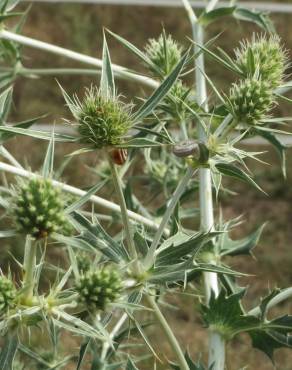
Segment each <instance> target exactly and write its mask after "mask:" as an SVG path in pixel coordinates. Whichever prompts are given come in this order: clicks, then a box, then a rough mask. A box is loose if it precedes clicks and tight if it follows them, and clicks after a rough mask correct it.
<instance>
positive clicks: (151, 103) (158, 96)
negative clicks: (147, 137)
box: [133, 52, 189, 122]
mask: <svg viewBox="0 0 292 370" xmlns="http://www.w3.org/2000/svg"><path fill="white" fill-rule="evenodd" d="M188 55H189V53H188V52H187V53H185V55H184V56H183V57H182V58H181V60H180V61H179V62H178V64H177V65H176V67H175V68H174V69H173V71H172V72H171V73H170V75H169V76H168V77H167V78H166V79H165V80H164V81H163V82H162V84H161V85H160V86H159V87H158V88H157V89H156V90H155V91H154V93H153V94H152V95H151V96H150V98H149V99H148V100H146V102H145V103H144V104H143V105H142V106H141V107H140V109H139V110H138V111H137V112H136V113H135V114H134V117H133V118H134V119H135V121H136V122H137V121H140V120H142V119H143V118H145V117H146V116H148V115H149V114H150V113H151V112H152V111H153V109H154V108H156V106H157V105H158V104H159V103H160V101H161V100H162V99H163V98H164V97H165V96H166V95H167V94H168V92H169V91H170V89H171V88H172V86H173V85H174V83H175V82H176V80H177V78H178V76H179V75H180V73H181V71H182V69H183V67H184V65H185V63H186V61H187V58H188Z"/></svg>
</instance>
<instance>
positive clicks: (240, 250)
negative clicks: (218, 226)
mask: <svg viewBox="0 0 292 370" xmlns="http://www.w3.org/2000/svg"><path fill="white" fill-rule="evenodd" d="M265 225H266V224H263V225H261V226H260V227H259V228H258V229H257V230H256V231H254V232H253V233H252V234H250V235H248V236H247V237H245V238H243V239H240V240H231V239H230V238H229V236H228V233H223V234H222V236H220V237H219V238H222V239H221V240H220V255H221V256H226V255H227V256H240V255H250V254H251V251H252V249H253V248H255V246H256V245H257V244H258V241H259V239H260V237H261V234H262V232H263V229H264V227H265Z"/></svg>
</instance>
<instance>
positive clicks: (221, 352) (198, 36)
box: [183, 0, 225, 370]
mask: <svg viewBox="0 0 292 370" xmlns="http://www.w3.org/2000/svg"><path fill="white" fill-rule="evenodd" d="M186 1H187V0H183V2H184V3H185V2H186ZM216 3H217V1H213V0H211V1H209V3H208V5H207V8H206V10H207V11H210V10H212V9H213V7H214V6H215V5H216ZM186 10H187V12H188V15H189V19H190V22H191V26H192V33H193V39H194V41H195V43H196V44H195V54H197V53H200V52H201V50H200V48H199V46H198V45H204V29H203V27H202V25H200V24H199V23H198V22H197V18H196V17H194V16H192V14H191V13H190V10H189V9H188V8H187V9H186ZM197 55H198V57H197V58H196V59H195V80H196V91H197V103H198V104H199V105H200V106H202V107H203V108H204V110H205V111H208V103H207V86H206V78H205V74H204V71H205V62H204V54H203V53H200V54H197ZM198 135H199V139H200V140H201V141H203V142H204V141H206V139H207V138H206V134H205V132H204V131H203V129H202V128H199V132H198ZM199 189H200V219H201V230H202V231H206V232H209V231H211V230H213V229H214V211H213V197H212V177H211V171H210V169H208V168H202V169H200V170H199ZM210 262H211V263H216V262H215V261H210ZM204 284H205V292H206V302H207V303H208V302H209V300H210V296H211V292H213V293H214V294H215V296H217V295H218V294H219V282H218V277H217V274H216V273H214V272H205V273H204ZM224 364H225V341H224V339H223V337H222V336H220V335H219V333H217V332H215V331H213V330H209V356H208V366H209V367H211V366H213V368H212V369H213V370H224V367H225V365H224Z"/></svg>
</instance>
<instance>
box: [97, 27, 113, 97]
mask: <svg viewBox="0 0 292 370" xmlns="http://www.w3.org/2000/svg"><path fill="white" fill-rule="evenodd" d="M100 89H101V93H102V95H103V96H105V97H110V96H114V95H115V81H114V74H113V71H112V64H111V58H110V54H109V50H108V46H107V42H106V38H105V34H104V33H103V51H102V70H101V79H100Z"/></svg>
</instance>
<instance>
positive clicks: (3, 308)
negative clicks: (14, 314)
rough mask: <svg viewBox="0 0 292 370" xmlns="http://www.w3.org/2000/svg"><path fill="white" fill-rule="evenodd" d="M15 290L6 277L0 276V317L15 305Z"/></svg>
mask: <svg viewBox="0 0 292 370" xmlns="http://www.w3.org/2000/svg"><path fill="white" fill-rule="evenodd" d="M16 293H17V291H16V288H15V286H14V284H13V282H12V281H11V280H10V279H8V278H7V277H5V276H3V275H1V276H0V316H2V315H3V314H5V313H6V312H7V311H8V310H9V309H10V308H12V307H13V306H14V304H15V298H16Z"/></svg>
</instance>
